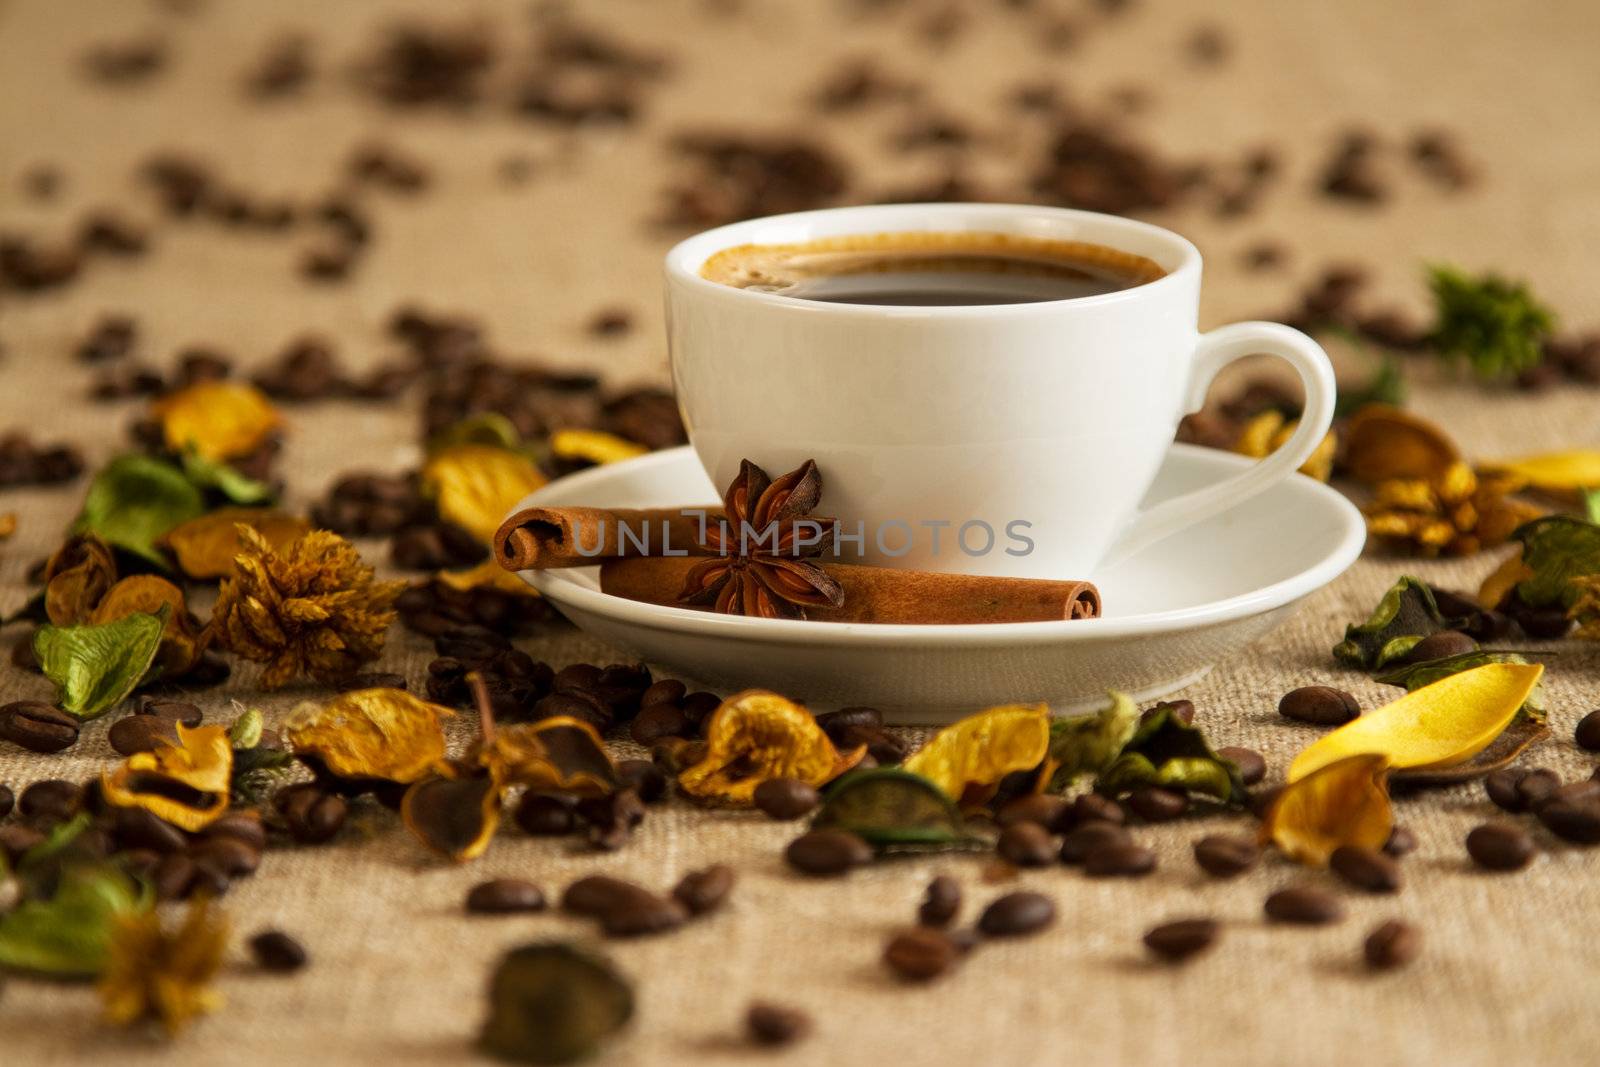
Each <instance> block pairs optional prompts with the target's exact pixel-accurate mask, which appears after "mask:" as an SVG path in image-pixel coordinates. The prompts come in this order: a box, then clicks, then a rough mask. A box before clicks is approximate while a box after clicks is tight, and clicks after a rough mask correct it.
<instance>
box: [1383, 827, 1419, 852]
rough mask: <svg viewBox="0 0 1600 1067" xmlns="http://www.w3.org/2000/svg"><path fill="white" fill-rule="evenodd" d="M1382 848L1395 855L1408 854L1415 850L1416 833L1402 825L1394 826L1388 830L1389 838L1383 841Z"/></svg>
mask: <svg viewBox="0 0 1600 1067" xmlns="http://www.w3.org/2000/svg"><path fill="white" fill-rule="evenodd" d="M1383 850H1384V851H1385V852H1387V853H1388V854H1389V855H1391V856H1396V857H1399V856H1406V855H1409V854H1411V853H1413V852H1415V851H1416V850H1417V835H1416V834H1414V833H1412V832H1411V831H1410V830H1407V829H1406V828H1405V827H1404V826H1396V827H1395V828H1394V829H1392V830H1390V831H1389V840H1387V841H1385V842H1384V843H1383Z"/></svg>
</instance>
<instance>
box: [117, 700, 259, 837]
mask: <svg viewBox="0 0 1600 1067" xmlns="http://www.w3.org/2000/svg"><path fill="white" fill-rule="evenodd" d="M177 731H178V740H177V743H176V744H174V743H173V742H171V741H163V742H162V743H161V744H160V745H158V746H157V747H156V749H155V750H154V751H152V752H136V753H134V754H133V755H132V756H129V757H128V758H127V759H126V760H125V761H123V763H122V765H121V766H119V767H117V768H116V769H115V770H112V771H107V772H105V773H104V774H102V775H101V776H100V790H101V792H102V793H103V794H104V795H105V798H106V802H107V803H109V804H112V805H115V806H116V807H120V808H143V809H145V810H146V811H148V812H150V813H151V814H153V815H159V816H160V817H161V818H163V819H165V820H167V822H170V823H171V824H172V825H174V826H176V827H178V828H179V829H182V830H188V831H190V832H191V833H193V832H194V831H196V830H200V829H203V828H204V827H206V826H208V825H210V823H212V822H213V821H214V820H216V819H217V818H218V817H219V816H221V815H222V814H223V813H224V812H226V811H227V810H228V790H229V785H230V782H231V780H232V777H233V745H232V743H231V742H230V741H229V740H228V731H227V730H226V729H225V728H223V727H221V726H197V727H193V728H190V727H187V726H184V725H183V724H182V723H179V724H178V725H177Z"/></svg>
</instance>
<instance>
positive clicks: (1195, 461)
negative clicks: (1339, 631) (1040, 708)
mask: <svg viewBox="0 0 1600 1067" xmlns="http://www.w3.org/2000/svg"><path fill="white" fill-rule="evenodd" d="M1252 462H1254V461H1253V460H1249V459H1245V458H1243V457H1240V456H1234V455H1230V454H1228V453H1224V452H1218V451H1215V450H1212V449H1205V448H1199V447H1196V446H1192V445H1173V446H1172V451H1171V452H1169V453H1168V455H1167V459H1166V462H1165V463H1164V464H1163V465H1162V468H1161V473H1160V474H1159V475H1158V476H1157V478H1156V483H1155V486H1154V487H1153V488H1152V489H1151V490H1150V493H1149V496H1148V501H1158V500H1161V499H1163V498H1166V497H1170V496H1174V495H1176V494H1178V493H1180V492H1186V491H1188V490H1190V489H1194V488H1198V487H1199V486H1202V485H1205V484H1207V483H1210V482H1213V481H1217V480H1219V479H1221V478H1224V477H1226V476H1228V475H1229V474H1232V473H1235V472H1236V471H1238V470H1239V469H1240V468H1241V467H1244V466H1246V465H1248V464H1249V463H1252ZM717 497H718V494H717V493H716V491H715V490H714V489H713V488H712V486H711V483H710V481H709V480H708V479H707V478H706V476H705V473H704V472H703V471H702V470H701V468H700V463H699V461H698V460H696V459H695V455H694V453H693V451H691V450H690V449H689V448H686V447H685V448H675V449H671V450H669V451H664V452H656V453H652V454H651V455H648V456H641V457H640V458H638V459H633V460H627V461H625V462H622V463H614V464H610V465H608V466H604V467H597V468H595V469H593V470H589V471H584V472H582V473H580V474H576V475H572V476H570V477H566V478H561V479H558V480H557V481H554V482H552V483H550V484H549V485H547V486H545V487H544V488H542V489H540V490H539V491H538V492H536V493H534V494H533V495H531V496H529V497H528V498H527V499H526V500H524V501H523V502H522V503H521V504H518V505H517V507H518V508H519V509H520V508H522V507H526V506H530V505H533V504H540V505H584V506H590V507H608V508H646V507H672V506H681V505H689V504H698V503H706V502H711V501H714V500H716V499H717ZM1365 537H1366V528H1365V524H1364V523H1363V521H1362V518H1361V513H1360V512H1359V511H1357V510H1356V508H1355V507H1354V506H1353V505H1352V504H1351V503H1350V502H1349V501H1348V500H1346V499H1345V498H1344V497H1343V496H1341V495H1339V493H1337V492H1335V491H1334V490H1332V489H1330V488H1328V487H1327V486H1325V485H1322V484H1320V483H1318V482H1315V481H1312V480H1311V479H1310V478H1305V477H1301V476H1299V475H1296V476H1294V477H1292V478H1290V479H1288V480H1287V481H1285V482H1283V483H1280V484H1279V485H1278V486H1276V487H1274V488H1272V489H1269V490H1268V491H1266V492H1265V493H1262V494H1261V495H1260V496H1258V497H1256V498H1254V499H1253V500H1250V501H1248V502H1246V503H1245V504H1243V505H1241V506H1240V507H1238V508H1235V509H1234V510H1233V511H1230V512H1228V513H1227V514H1224V515H1221V516H1218V517H1217V518H1214V519H1211V520H1208V521H1206V522H1203V523H1200V524H1198V525H1196V526H1193V527H1190V528H1189V529H1188V530H1185V531H1184V532H1182V533H1180V534H1178V535H1176V536H1174V537H1172V538H1169V539H1168V540H1166V541H1164V542H1161V543H1159V544H1156V545H1153V546H1151V547H1149V548H1147V549H1145V550H1143V551H1142V552H1139V553H1137V554H1135V555H1133V556H1131V557H1129V558H1128V559H1126V560H1124V561H1122V562H1120V563H1118V564H1117V565H1116V566H1114V567H1110V568H1108V569H1107V570H1106V571H1105V572H1104V573H1101V574H1095V575H1092V576H1091V577H1092V578H1093V579H1094V581H1095V583H1096V584H1097V585H1098V586H1099V587H1100V593H1101V597H1102V598H1103V600H1104V604H1105V616H1104V617H1103V618H1099V619H1089V620H1079V621H1075V622H1025V623H1006V624H1000V625H988V626H901V625H875V624H863V623H838V622H805V621H798V620H793V621H791V620H775V619H748V618H742V617H737V616H728V615H716V614H712V613H709V612H704V611H696V610H692V609H689V608H669V607H659V606H656V605H652V604H641V603H637V602H635V601H631V600H624V599H622V598H620V597H614V596H608V595H607V594H605V593H602V592H600V588H599V569H598V568H596V567H574V568H570V569H561V570H547V571H524V572H523V574H522V576H523V578H525V579H526V580H527V581H528V583H529V584H531V585H532V586H533V587H534V588H535V589H537V590H539V592H540V593H542V594H544V595H545V596H546V597H548V598H549V599H550V601H551V602H552V603H553V604H555V606H556V607H558V608H559V609H560V610H561V613H562V614H563V615H565V616H566V617H567V618H569V619H571V620H572V622H574V623H575V624H577V626H578V627H580V628H581V629H583V630H584V631H586V632H588V633H589V634H592V635H593V636H595V637H598V638H600V639H602V640H604V641H606V642H609V643H610V644H613V645H615V646H617V647H618V648H620V649H625V650H627V651H628V652H630V653H632V654H633V655H635V656H638V657H639V658H640V659H643V660H644V661H645V662H647V663H650V664H654V665H657V666H660V667H663V668H665V669H667V670H669V671H671V672H673V673H675V674H679V675H682V676H684V677H685V678H689V679H693V680H694V681H696V682H698V683H700V684H701V685H704V686H706V687H707V688H711V689H715V690H719V691H723V692H731V691H734V690H738V689H745V688H750V687H761V688H764V689H773V690H776V691H777V692H780V693H783V694H785V695H786V696H791V697H794V698H795V699H797V700H800V701H802V702H803V703H805V704H806V705H807V706H809V707H811V708H812V709H813V710H815V711H826V710H830V709H832V708H836V707H842V706H845V705H850V704H866V705H871V706H872V707H876V708H879V709H881V710H882V711H883V712H884V714H885V716H886V717H887V718H889V719H891V720H892V721H898V722H907V723H913V722H920V723H936V722H947V721H949V720H951V719H953V718H956V717H959V716H961V715H964V714H968V713H970V712H972V711H975V710H977V709H980V708H984V707H988V706H991V705H994V704H1003V703H1013V702H1018V701H1039V700H1042V701H1046V702H1048V703H1049V704H1050V706H1051V708H1052V710H1054V711H1056V712H1057V713H1063V712H1070V711H1079V710H1085V709H1088V708H1091V707H1099V706H1101V705H1103V703H1104V700H1105V693H1106V690H1107V689H1120V690H1122V691H1123V692H1125V693H1128V694H1129V695H1131V696H1132V697H1134V698H1135V699H1136V700H1139V701H1148V700H1152V699H1154V698H1156V697H1161V696H1165V695H1167V694H1169V693H1172V692H1174V691H1175V690H1178V689H1182V688H1183V687H1184V686H1186V685H1189V684H1190V683H1192V682H1194V681H1196V680H1197V679H1199V678H1200V677H1202V676H1203V675H1204V674H1205V673H1206V672H1207V671H1209V670H1210V669H1211V666H1212V664H1213V662H1214V661H1215V660H1216V659H1218V658H1219V657H1221V656H1223V655H1226V654H1227V653H1229V652H1231V651H1235V650H1237V649H1239V648H1240V647H1242V646H1244V645H1245V644H1247V643H1249V642H1251V641H1253V640H1255V639H1256V638H1258V637H1260V636H1262V635H1263V634H1265V633H1267V632H1268V631H1270V630H1272V629H1273V628H1275V627H1276V626H1278V625H1279V624H1280V623H1282V622H1283V621H1284V620H1285V619H1286V618H1288V616H1289V615H1290V613H1291V612H1292V611H1293V610H1294V607H1295V604H1296V602H1297V601H1299V600H1300V598H1302V597H1304V596H1305V595H1306V594H1308V593H1311V592H1313V591H1314V590H1317V589H1320V588H1322V587H1323V586H1324V585H1327V584H1328V583H1329V582H1331V581H1332V580H1333V579H1334V578H1337V577H1338V576H1339V575H1340V574H1341V573H1343V572H1344V570H1345V568H1346V567H1348V566H1350V564H1351V563H1352V562H1353V561H1354V560H1355V558H1356V557H1357V556H1358V555H1360V554H1361V546H1362V544H1363V542H1364V540H1365Z"/></svg>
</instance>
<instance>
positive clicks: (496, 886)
mask: <svg viewBox="0 0 1600 1067" xmlns="http://www.w3.org/2000/svg"><path fill="white" fill-rule="evenodd" d="M543 910H544V891H543V890H542V889H540V888H539V887H538V886H536V885H534V884H533V883H532V882H528V881H524V880H523V879H521V878H496V879H493V880H492V881H488V882H479V883H478V884H477V885H475V886H473V887H472V888H471V889H470V890H468V891H467V911H469V912H471V913H472V914H474V915H508V914H511V913H513V912H526V911H543Z"/></svg>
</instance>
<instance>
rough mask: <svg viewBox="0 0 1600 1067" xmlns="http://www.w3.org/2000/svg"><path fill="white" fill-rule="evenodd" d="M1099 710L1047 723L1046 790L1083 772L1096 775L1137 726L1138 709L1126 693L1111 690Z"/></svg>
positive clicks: (1063, 785) (1061, 785) (1058, 788)
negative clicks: (1050, 768)
mask: <svg viewBox="0 0 1600 1067" xmlns="http://www.w3.org/2000/svg"><path fill="white" fill-rule="evenodd" d="M1109 696H1110V697H1111V703H1110V704H1109V705H1108V706H1107V707H1106V708H1105V709H1104V710H1102V711H1097V712H1092V713H1090V714H1088V715H1075V716H1072V717H1070V718H1065V719H1057V720H1055V721H1054V722H1052V723H1051V724H1050V757H1049V758H1050V760H1051V762H1053V763H1054V764H1055V768H1056V770H1055V773H1054V774H1053V775H1052V776H1051V779H1050V789H1051V790H1053V791H1057V792H1059V791H1061V790H1064V789H1066V788H1067V787H1069V786H1070V785H1072V783H1073V781H1075V780H1076V779H1077V778H1078V777H1080V776H1081V775H1085V774H1099V773H1100V772H1101V771H1103V770H1105V769H1106V768H1107V767H1109V766H1110V765H1111V761H1112V760H1114V759H1116V758H1117V754H1118V753H1119V752H1121V751H1122V749H1123V746H1124V745H1126V744H1127V743H1128V740H1129V739H1130V738H1132V737H1133V734H1134V731H1135V730H1136V729H1138V726H1139V709H1138V708H1137V707H1136V706H1135V705H1134V703H1133V701H1132V700H1131V699H1129V698H1128V696H1127V695H1126V694H1123V693H1118V692H1115V691H1113V692H1111V693H1110V694H1109Z"/></svg>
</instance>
